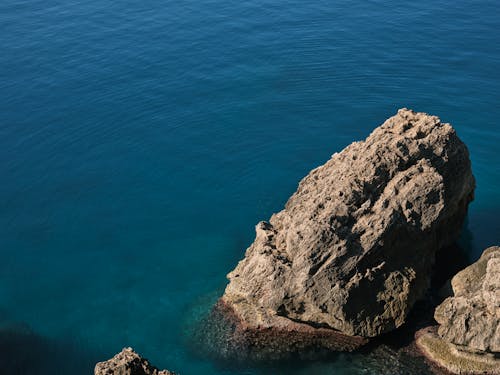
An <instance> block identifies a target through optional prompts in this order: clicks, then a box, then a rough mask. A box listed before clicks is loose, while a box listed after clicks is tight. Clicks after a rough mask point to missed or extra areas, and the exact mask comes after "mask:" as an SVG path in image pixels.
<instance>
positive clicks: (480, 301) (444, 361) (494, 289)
mask: <svg viewBox="0 0 500 375" xmlns="http://www.w3.org/2000/svg"><path fill="white" fill-rule="evenodd" d="M451 285H452V288H453V294H454V295H453V296H452V297H448V298H447V299H445V300H444V302H443V303H441V304H440V305H439V306H438V307H437V308H436V311H435V313H434V318H435V319H436V321H437V322H438V323H439V328H438V329H437V332H435V331H432V330H430V331H427V332H425V333H421V334H419V335H418V336H419V337H418V338H417V344H418V345H419V347H420V348H421V349H422V351H423V352H424V354H425V355H426V356H427V357H428V358H429V359H431V360H432V361H434V362H436V363H437V364H438V365H440V366H442V367H444V368H446V369H447V370H448V371H451V372H453V373H456V374H483V373H488V374H500V356H499V355H500V247H498V246H494V247H490V248H488V249H486V250H485V251H484V252H483V255H482V256H481V258H480V259H479V260H478V261H477V262H475V263H473V264H472V265H470V266H469V267H467V268H465V269H464V270H462V271H460V272H459V273H457V274H456V275H455V276H454V277H453V279H452V281H451Z"/></svg>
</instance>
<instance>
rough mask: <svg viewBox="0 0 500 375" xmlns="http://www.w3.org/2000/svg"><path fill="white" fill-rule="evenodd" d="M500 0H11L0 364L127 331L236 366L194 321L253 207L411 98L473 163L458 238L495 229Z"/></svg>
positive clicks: (76, 349) (127, 336)
mask: <svg viewBox="0 0 500 375" xmlns="http://www.w3.org/2000/svg"><path fill="white" fill-rule="evenodd" d="M499 14H500V2H499V1H497V0H492V1H475V2H468V1H462V0H458V1H456V0H455V1H451V0H446V1H437V0H422V1H419V2H415V1H406V0H404V1H385V2H383V1H380V0H370V1H360V2H354V1H315V2H307V1H282V0H275V1H265V0H253V1H222V0H210V1H203V0H201V1H187V0H180V1H159V0H144V1H129V0H114V1H110V0H86V1H81V0H66V1H62V0H58V1H55V0H43V1H42V0H2V2H0V51H1V52H0V176H1V182H0V256H1V258H0V259H1V262H0V365H2V369H3V371H7V372H8V373H15V374H28V373H29V374H70V373H71V374H89V373H91V372H92V369H93V365H94V363H95V362H96V361H97V360H103V359H106V358H109V357H110V356H111V355H113V354H114V353H116V352H117V351H119V350H120V349H121V348H122V347H124V346H133V347H134V348H135V349H136V350H137V351H139V352H140V353H142V354H144V355H145V356H146V357H148V358H149V359H150V360H151V361H152V362H153V363H154V364H155V365H157V366H159V367H164V368H169V369H171V370H175V371H178V372H179V373H180V374H182V375H189V374H193V375H196V374H233V373H235V374H238V373H241V374H243V373H244V374H264V373H266V374H281V373H283V374H284V373H286V374H323V373H335V374H344V373H345V374H361V373H364V374H367V373H374V371H375V370H373V369H370V365H364V364H362V363H361V362H362V360H361V357H362V356H359V355H358V356H349V355H339V356H337V357H335V358H333V359H331V360H329V361H327V362H324V361H305V362H302V363H301V364H300V365H294V366H290V365H287V364H285V363H273V364H268V365H266V366H261V365H258V364H246V365H243V366H240V367H238V368H235V367H232V366H230V365H228V364H222V363H218V362H217V361H216V360H211V359H208V358H206V357H204V356H203V355H200V354H199V352H198V351H197V350H196V348H194V349H193V345H192V343H191V344H189V342H190V339H189V330H190V329H191V328H192V326H193V321H194V320H196V319H198V317H199V316H202V315H203V314H204V313H206V311H208V310H209V308H210V305H211V303H213V302H214V301H215V299H216V298H217V296H218V295H220V293H221V292H222V290H223V288H224V285H225V282H226V281H225V274H226V273H227V272H229V271H230V270H231V269H232V268H233V267H234V266H235V264H236V262H237V261H238V259H240V258H241V257H242V256H243V253H244V250H245V248H246V247H247V246H248V245H249V243H250V242H251V241H252V239H253V236H254V229H253V228H254V225H255V223H256V222H257V221H259V220H262V219H266V218H268V217H269V216H270V214H271V213H272V212H275V211H278V210H280V209H281V207H282V206H283V204H284V202H285V201H286V199H287V198H288V196H289V195H290V194H291V193H292V192H293V191H294V190H295V188H296V186H297V183H298V181H299V179H300V178H301V177H303V176H304V175H305V174H306V173H307V172H308V171H309V170H310V169H311V168H313V167H315V166H317V165H319V164H322V163H323V162H325V161H326V160H327V159H328V158H329V156H330V155H331V154H332V153H334V152H336V151H339V150H341V149H342V148H343V147H345V146H346V145H348V144H349V143H350V142H352V141H354V140H359V139H363V138H364V137H366V136H367V135H368V134H369V132H370V131H371V130H372V129H373V128H374V127H375V126H377V125H379V124H380V123H381V122H382V121H383V120H384V119H385V118H387V117H389V116H391V115H392V114H394V113H395V112H396V110H397V109H398V108H400V107H410V108H413V109H415V110H419V111H425V112H429V113H432V114H436V115H438V116H440V117H441V119H442V120H443V121H447V122H451V123H452V124H453V125H454V127H455V128H456V129H457V132H458V134H459V136H460V137H461V138H462V139H463V140H464V141H465V142H466V144H467V145H468V147H469V150H470V153H471V158H472V161H473V169H474V174H475V176H476V178H477V190H476V199H475V201H474V203H473V204H472V205H471V206H470V211H469V218H468V224H467V227H466V228H465V231H464V236H463V237H464V239H463V241H462V242H463V246H464V247H465V248H466V250H467V252H468V256H469V257H470V260H474V259H476V258H477V257H478V256H479V254H480V253H481V251H482V249H484V248H485V247H486V246H488V245H492V244H499V243H500V220H499V219H498V212H499V210H500V195H499V191H500V154H499V152H498V145H499V144H500V131H499V130H500V125H499V124H500V123H499V119H500V34H499V33H498V30H500V17H499Z"/></svg>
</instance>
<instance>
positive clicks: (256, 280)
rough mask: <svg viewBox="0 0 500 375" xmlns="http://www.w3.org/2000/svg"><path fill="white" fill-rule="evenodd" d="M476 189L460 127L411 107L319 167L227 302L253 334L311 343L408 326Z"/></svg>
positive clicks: (263, 226)
mask: <svg viewBox="0 0 500 375" xmlns="http://www.w3.org/2000/svg"><path fill="white" fill-rule="evenodd" d="M474 186H475V182H474V177H473V176H472V172H471V165H470V160H469V155H468V151H467V148H466V146H465V145H464V144H463V143H462V142H461V141H460V139H459V138H458V137H457V135H456V133H455V131H454V129H453V128H452V127H451V126H450V125H449V124H445V123H442V122H441V121H440V120H439V118H437V117H435V116H429V115H427V114H425V113H416V112H413V111H411V110H408V109H401V110H399V111H398V113H397V114H396V115H395V116H393V117H391V118H389V119H388V120H387V121H385V123H384V124H382V125H381V126H380V127H378V128H376V129H375V130H374V131H373V132H372V134H371V135H370V136H369V137H368V138H367V139H366V140H365V141H363V142H355V143H352V144H351V145H350V146H348V147H346V148H345V149H344V150H343V151H342V152H340V153H338V154H334V155H333V156H332V158H331V159H330V160H329V161H327V162H326V163H325V164H324V165H322V166H320V167H318V168H316V169H314V170H312V171H311V172H310V173H309V174H308V175H307V176H306V177H305V178H304V179H303V180H302V181H301V182H300V184H299V187H298V189H297V191H296V192H295V193H294V194H293V195H292V197H291V198H290V199H289V200H288V202H287V203H286V206H285V208H284V209H283V210H282V211H281V212H279V213H277V214H274V215H273V216H272V217H271V219H270V220H269V222H260V223H259V224H257V226H256V238H255V241H254V242H253V244H252V245H251V246H250V247H249V248H248V249H247V251H246V254H245V258H244V259H243V260H242V261H240V263H239V264H238V266H237V267H236V268H235V269H234V270H233V271H232V272H231V273H229V275H228V279H229V285H228V286H227V288H226V290H225V293H224V295H223V297H222V298H221V301H220V304H222V305H223V306H224V309H226V310H230V311H231V315H232V316H233V317H234V319H235V320H236V321H237V322H238V324H237V326H238V327H240V328H241V331H244V333H245V332H246V333H247V334H250V333H251V334H255V333H256V332H259V331H260V332H268V331H269V330H272V331H274V332H278V331H280V332H285V333H286V332H295V333H297V334H299V333H300V332H302V331H304V334H305V335H306V336H307V337H311V332H310V331H311V330H312V331H314V329H318V328H319V327H321V329H323V330H325V329H326V330H327V331H329V332H335V335H337V336H339V335H346V337H354V339H355V341H354V343H353V344H352V345H344V344H342V345H340V346H338V347H337V349H342V350H343V349H353V348H354V347H356V346H359V345H361V344H362V343H364V342H366V339H365V338H369V337H374V336H377V335H380V334H381V333H384V332H387V331H390V330H393V329H395V328H397V327H399V326H401V325H402V324H403V323H404V322H405V318H406V316H407V314H408V312H409V310H410V309H411V307H412V306H413V304H414V302H415V301H416V300H417V299H419V298H421V297H422V296H423V294H424V292H425V290H426V289H427V287H428V285H429V279H430V275H431V269H432V267H433V263H434V257H435V253H436V251H438V250H439V249H440V248H442V247H443V246H446V245H449V244H450V243H452V242H453V241H454V240H455V239H456V238H457V236H458V234H459V232H460V230H461V227H462V224H463V220H464V217H465V215H466V211H467V206H468V203H469V202H470V201H471V200H472V199H473V191H474ZM335 335H334V336H335ZM299 336H300V335H299ZM328 340H330V339H327V341H328ZM332 340H335V339H334V338H332V339H331V340H330V341H332ZM255 341H258V340H255ZM285 341H287V340H285ZM341 341H342V340H341ZM288 342H289V344H290V345H292V346H293V345H295V344H297V343H299V345H300V342H301V340H300V339H298V340H291V341H288ZM254 344H255V342H254ZM257 344H261V345H267V344H269V342H268V340H266V339H264V340H263V342H259V343H257ZM329 345H330V347H331V348H335V344H333V343H332V342H330V344H329Z"/></svg>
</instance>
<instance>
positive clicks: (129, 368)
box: [94, 348, 175, 375]
mask: <svg viewBox="0 0 500 375" xmlns="http://www.w3.org/2000/svg"><path fill="white" fill-rule="evenodd" d="M94 374H95V375H175V374H174V373H173V372H170V371H167V370H161V371H160V370H158V369H157V368H156V367H153V366H151V365H150V364H149V362H148V360H147V359H144V358H142V357H141V356H140V355H139V354H137V353H136V352H134V350H133V349H132V348H124V349H123V350H122V351H121V352H120V353H118V354H117V355H115V356H114V357H113V358H111V359H110V360H108V361H105V362H99V363H97V364H96V366H95V369H94Z"/></svg>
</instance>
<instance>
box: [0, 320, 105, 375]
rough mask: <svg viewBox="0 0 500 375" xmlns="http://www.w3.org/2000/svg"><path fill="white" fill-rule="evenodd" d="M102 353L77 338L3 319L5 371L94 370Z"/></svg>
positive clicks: (16, 374) (0, 353) (0, 366)
mask: <svg viewBox="0 0 500 375" xmlns="http://www.w3.org/2000/svg"><path fill="white" fill-rule="evenodd" d="M102 357H103V355H102V354H99V353H97V352H93V351H91V350H89V349H88V348H85V347H83V346H82V345H78V344H77V342H76V341H75V340H67V341H66V340H55V339H51V338H48V337H44V336H42V335H40V334H38V333H36V332H35V331H34V330H33V329H32V328H31V327H30V326H29V325H27V324H25V323H18V322H0V373H1V374H3V375H25V374H30V375H49V374H50V375H54V374H75V375H77V374H82V375H83V374H91V373H93V369H94V364H95V363H96V362H97V360H98V359H99V358H102Z"/></svg>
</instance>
